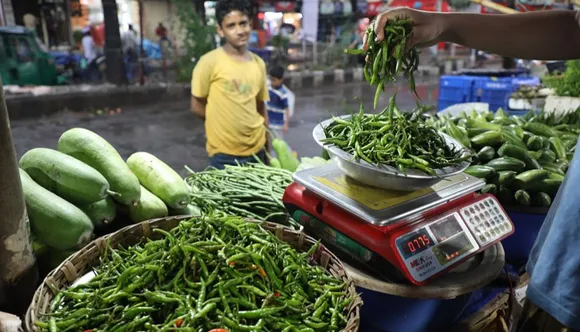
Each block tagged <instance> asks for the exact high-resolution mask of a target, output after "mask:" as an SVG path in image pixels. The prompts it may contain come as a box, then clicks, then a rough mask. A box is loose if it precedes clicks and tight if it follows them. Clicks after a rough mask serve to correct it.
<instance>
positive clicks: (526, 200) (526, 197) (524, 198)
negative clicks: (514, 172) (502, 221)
mask: <svg viewBox="0 0 580 332" xmlns="http://www.w3.org/2000/svg"><path fill="white" fill-rule="evenodd" d="M514 198H515V199H516V202H517V203H518V204H519V205H523V206H529V205H530V204H531V198H530V194H528V192H527V191H525V190H521V189H520V190H518V191H516V193H515V194H514Z"/></svg>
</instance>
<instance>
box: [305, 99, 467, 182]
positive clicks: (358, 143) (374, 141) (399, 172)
mask: <svg viewBox="0 0 580 332" xmlns="http://www.w3.org/2000/svg"><path fill="white" fill-rule="evenodd" d="M422 114H423V113H422V110H420V109H418V110H415V111H413V112H401V111H399V110H398V109H397V108H396V106H395V96H393V97H392V98H391V101H390V102H389V105H388V106H387V107H386V108H385V109H384V110H383V111H381V112H379V113H377V114H365V112H364V106H363V104H362V103H361V106H360V110H359V112H358V113H357V114H351V115H343V116H336V117H334V116H333V117H332V118H330V119H327V120H325V121H322V122H321V123H320V124H319V125H317V126H316V127H315V128H314V130H313V132H312V135H313V137H314V139H315V141H316V142H317V143H318V144H320V145H321V146H322V147H324V148H325V149H326V150H327V151H328V153H329V155H330V156H331V157H332V158H333V160H335V161H336V162H337V165H338V167H339V168H340V169H341V170H342V171H343V172H344V173H345V174H346V175H348V176H350V177H351V178H353V179H355V180H358V181H359V182H362V183H364V184H367V185H371V186H375V187H380V188H384V189H389V190H399V191H414V190H419V189H422V188H425V187H430V186H432V185H434V184H436V183H437V182H439V181H441V179H442V178H445V177H448V176H453V175H456V174H458V173H461V172H463V171H464V170H465V169H466V168H467V167H468V166H469V164H470V161H471V154H470V152H469V150H468V149H466V148H465V147H464V146H463V145H461V143H459V142H458V141H457V140H455V139H453V138H451V137H450V136H448V135H446V134H444V133H441V132H438V131H437V130H436V129H434V128H433V127H432V126H429V125H428V124H427V123H426V122H425V120H424V119H423V116H422Z"/></svg>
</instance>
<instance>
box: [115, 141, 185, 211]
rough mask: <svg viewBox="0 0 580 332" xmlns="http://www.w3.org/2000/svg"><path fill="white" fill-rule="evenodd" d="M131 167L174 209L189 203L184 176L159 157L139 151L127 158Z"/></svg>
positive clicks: (149, 187) (142, 180)
mask: <svg viewBox="0 0 580 332" xmlns="http://www.w3.org/2000/svg"><path fill="white" fill-rule="evenodd" d="M127 165H129V169H131V171H132V172H133V174H135V175H136V176H137V179H139V182H140V183H141V185H142V186H143V187H145V188H147V190H149V191H150V192H151V193H153V194H154V195H155V196H157V197H159V198H161V200H162V201H163V202H165V204H167V206H168V207H170V208H172V209H183V208H184V207H186V206H187V204H189V189H188V188H187V185H186V184H185V182H184V181H183V178H181V176H179V174H177V172H176V171H174V170H173V169H172V168H171V167H169V166H168V165H167V164H166V163H164V162H163V161H161V160H160V159H159V158H157V157H155V156H154V155H152V154H150V153H147V152H137V153H134V154H132V155H131V156H130V157H129V159H127Z"/></svg>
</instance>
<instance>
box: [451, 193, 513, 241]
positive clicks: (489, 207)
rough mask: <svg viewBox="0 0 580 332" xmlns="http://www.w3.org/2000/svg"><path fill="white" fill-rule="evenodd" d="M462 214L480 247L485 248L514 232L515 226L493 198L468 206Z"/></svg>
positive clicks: (463, 209)
mask: <svg viewBox="0 0 580 332" xmlns="http://www.w3.org/2000/svg"><path fill="white" fill-rule="evenodd" d="M460 212H461V217H463V220H465V223H466V224H467V227H469V229H470V230H471V232H472V233H473V235H474V237H475V240H476V241H477V243H478V244H479V245H480V246H485V245H487V244H489V243H490V242H493V241H495V240H497V239H498V238H500V237H501V236H502V235H504V234H508V233H510V232H511V231H512V227H513V226H512V223H511V222H510V220H509V218H508V216H507V215H506V214H505V212H504V211H503V210H502V209H501V207H500V206H499V203H498V202H497V201H496V200H495V199H493V198H491V197H487V198H486V199H483V200H481V201H479V202H477V203H475V204H472V205H468V206H466V207H464V208H462V209H461V210H460Z"/></svg>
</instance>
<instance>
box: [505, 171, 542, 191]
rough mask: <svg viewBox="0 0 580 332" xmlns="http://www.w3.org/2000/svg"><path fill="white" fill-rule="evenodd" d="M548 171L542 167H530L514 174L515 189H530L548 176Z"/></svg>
mask: <svg viewBox="0 0 580 332" xmlns="http://www.w3.org/2000/svg"><path fill="white" fill-rule="evenodd" d="M549 175H550V172H548V171H546V170H543V169H532V170H529V171H525V172H523V173H520V174H518V175H516V178H515V180H514V186H515V187H516V188H517V189H530V188H534V187H536V186H537V184H538V183H539V182H540V181H543V180H545V179H547V178H548V176H549Z"/></svg>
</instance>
